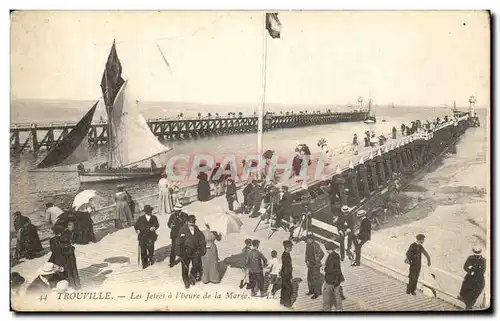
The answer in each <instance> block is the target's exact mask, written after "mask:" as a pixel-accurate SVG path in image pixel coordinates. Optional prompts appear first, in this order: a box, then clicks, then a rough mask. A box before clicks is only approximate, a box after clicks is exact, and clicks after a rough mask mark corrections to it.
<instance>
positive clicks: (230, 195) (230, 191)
mask: <svg viewBox="0 0 500 321" xmlns="http://www.w3.org/2000/svg"><path fill="white" fill-rule="evenodd" d="M226 198H227V199H228V200H233V201H234V200H237V199H238V196H237V194H236V185H235V184H229V185H227V187H226Z"/></svg>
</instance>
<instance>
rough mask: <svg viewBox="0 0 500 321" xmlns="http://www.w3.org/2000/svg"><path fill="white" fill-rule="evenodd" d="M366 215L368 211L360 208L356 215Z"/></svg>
mask: <svg viewBox="0 0 500 321" xmlns="http://www.w3.org/2000/svg"><path fill="white" fill-rule="evenodd" d="M365 215H366V211H365V210H359V211H358V212H357V213H356V216H365Z"/></svg>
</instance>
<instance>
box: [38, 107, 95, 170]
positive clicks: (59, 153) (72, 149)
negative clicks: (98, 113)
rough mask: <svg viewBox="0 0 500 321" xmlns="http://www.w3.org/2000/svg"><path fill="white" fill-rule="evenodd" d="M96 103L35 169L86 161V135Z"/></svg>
mask: <svg viewBox="0 0 500 321" xmlns="http://www.w3.org/2000/svg"><path fill="white" fill-rule="evenodd" d="M98 103H99V101H97V102H96V103H95V104H94V107H92V108H91V109H90V110H89V111H88V112H87V114H86V115H85V116H83V118H82V119H81V120H80V121H79V122H78V124H76V126H75V127H74V128H73V129H72V130H71V131H70V132H69V134H68V135H66V137H64V138H63V139H62V141H61V142H60V143H59V144H58V145H57V146H56V147H55V148H54V149H52V150H51V151H50V152H49V154H48V155H47V157H45V159H44V160H43V161H41V162H40V164H38V166H37V168H48V167H53V166H57V165H70V164H77V163H80V162H83V161H86V160H87V159H88V153H87V145H88V140H87V134H88V133H89V130H90V127H91V125H92V118H93V117H94V112H95V109H96V107H97V104H98Z"/></svg>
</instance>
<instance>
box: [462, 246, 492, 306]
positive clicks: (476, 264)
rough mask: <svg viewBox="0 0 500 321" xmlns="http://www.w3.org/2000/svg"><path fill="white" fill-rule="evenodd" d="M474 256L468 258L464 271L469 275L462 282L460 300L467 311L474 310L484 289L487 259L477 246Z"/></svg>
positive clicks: (473, 250)
mask: <svg viewBox="0 0 500 321" xmlns="http://www.w3.org/2000/svg"><path fill="white" fill-rule="evenodd" d="M472 253H473V254H472V255H471V256H469V257H468V258H467V260H466V261H465V264H464V270H465V272H467V274H466V275H465V277H464V281H463V282H462V288H461V289H460V295H459V299H460V300H462V301H463V302H464V303H465V309H466V310H472V307H473V306H474V304H475V303H476V301H477V298H478V297H479V295H480V294H481V292H483V289H484V272H485V270H486V259H485V258H484V257H483V256H482V255H481V248H480V247H478V246H475V247H474V248H473V249H472Z"/></svg>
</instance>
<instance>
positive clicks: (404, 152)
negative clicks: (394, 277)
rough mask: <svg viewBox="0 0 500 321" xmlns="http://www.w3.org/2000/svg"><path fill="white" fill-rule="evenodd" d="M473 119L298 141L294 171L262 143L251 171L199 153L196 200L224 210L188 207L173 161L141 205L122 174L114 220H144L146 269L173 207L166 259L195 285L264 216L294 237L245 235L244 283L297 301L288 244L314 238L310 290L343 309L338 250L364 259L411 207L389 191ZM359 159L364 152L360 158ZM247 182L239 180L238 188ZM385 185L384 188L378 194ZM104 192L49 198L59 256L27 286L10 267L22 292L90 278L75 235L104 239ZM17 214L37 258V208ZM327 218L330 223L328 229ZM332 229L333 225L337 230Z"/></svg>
mask: <svg viewBox="0 0 500 321" xmlns="http://www.w3.org/2000/svg"><path fill="white" fill-rule="evenodd" d="M470 124H471V116H470V115H469V114H465V113H464V114H462V115H454V116H452V117H448V116H446V117H445V118H444V120H440V119H439V118H438V119H435V120H433V121H432V122H431V121H429V122H421V121H419V120H417V121H414V122H411V125H409V126H407V125H405V124H402V125H401V127H400V131H401V132H400V134H399V133H398V130H397V129H396V127H395V126H394V127H393V128H392V133H391V136H390V137H388V138H385V137H384V139H377V140H376V141H373V142H372V138H373V137H375V133H372V132H371V131H369V130H368V131H367V132H366V133H365V138H364V140H365V144H364V147H358V145H359V143H358V142H357V138H356V137H357V134H355V136H354V137H355V138H354V139H353V143H352V145H353V146H355V148H354V149H351V150H350V151H349V152H348V153H347V154H343V155H335V156H336V157H332V156H331V155H328V154H329V153H328V148H326V142H323V143H322V144H320V143H318V147H320V148H321V151H320V153H318V154H319V155H318V156H317V157H312V156H311V154H312V153H311V151H310V148H309V147H308V146H298V148H297V149H296V150H295V155H294V156H293V160H294V161H293V162H292V168H290V172H291V175H290V176H288V175H285V176H283V172H286V171H283V170H278V171H277V170H276V166H275V165H276V164H272V162H271V161H270V160H272V159H277V158H276V157H273V156H275V155H271V157H266V155H263V157H262V158H263V159H264V161H262V162H261V161H260V160H256V161H257V162H254V161H249V162H248V163H249V164H247V165H249V166H246V167H244V169H245V170H247V171H248V173H244V175H237V174H238V170H233V168H232V167H231V166H229V167H227V166H226V165H229V164H225V163H222V164H221V163H217V164H216V166H215V167H214V168H210V167H209V166H206V164H200V163H197V164H196V168H197V169H198V172H197V176H196V177H197V180H198V183H197V185H196V195H195V197H196V201H199V202H205V203H207V206H209V202H210V201H212V200H213V199H214V198H217V197H219V196H220V197H224V198H225V201H226V203H227V207H226V209H225V210H223V211H221V212H220V213H218V214H216V215H214V216H211V217H204V215H203V213H192V212H189V211H186V210H185V205H186V204H187V203H188V201H187V200H186V198H185V197H183V196H182V195H181V194H182V193H181V190H182V187H179V183H178V181H176V179H175V175H172V174H174V173H173V172H169V171H168V170H166V171H165V173H163V174H162V176H161V179H160V181H159V182H158V194H157V196H156V200H155V201H154V202H153V201H152V200H153V199H152V198H150V199H149V200H150V201H149V204H145V205H142V206H140V205H139V203H138V201H137V198H136V197H134V196H132V195H131V194H130V193H129V192H128V191H126V190H125V188H124V186H123V185H119V186H118V190H117V193H116V195H115V205H114V209H113V210H112V217H111V220H112V221H113V222H114V227H113V230H117V229H133V230H134V231H135V233H136V234H137V244H138V263H139V265H140V267H141V268H142V269H148V268H149V267H150V266H152V265H154V264H155V263H156V260H155V242H156V241H157V238H158V234H157V230H158V229H159V227H160V225H159V224H160V223H159V222H160V221H161V220H160V219H159V218H161V217H164V216H166V215H169V217H168V223H167V227H168V228H169V229H170V232H169V237H170V239H171V249H170V253H169V261H168V265H169V267H170V268H173V267H175V266H177V265H181V275H179V278H180V279H181V280H182V282H183V284H184V286H185V288H186V289H188V288H191V287H196V285H197V284H198V283H199V282H202V283H204V284H209V283H212V284H218V283H220V281H221V275H220V274H219V272H218V270H217V264H218V263H219V259H220V258H219V254H218V247H217V244H218V243H221V242H230V239H231V235H230V234H232V233H239V232H240V230H241V227H242V225H243V222H242V221H245V222H247V221H248V219H252V221H253V222H255V223H254V224H256V228H255V229H254V232H255V231H256V230H257V227H258V226H259V225H260V224H262V225H264V226H269V230H270V231H271V234H270V235H269V238H270V237H271V236H272V233H274V232H275V231H278V230H284V231H286V233H287V235H288V237H287V238H285V239H283V240H282V248H281V249H274V248H272V249H268V248H262V247H261V246H260V244H261V243H262V240H261V239H257V238H255V239H247V240H245V242H244V244H242V246H243V249H242V251H241V253H240V254H239V255H237V257H236V258H235V259H234V260H233V262H232V264H231V267H235V268H238V269H240V270H241V281H240V283H239V287H240V288H245V289H247V290H248V292H249V295H250V296H253V297H264V298H273V297H274V296H275V295H276V294H277V293H278V291H279V292H280V304H281V305H282V306H283V307H286V308H292V307H293V302H292V301H293V300H292V295H293V293H294V291H295V290H294V288H293V286H292V280H293V276H294V273H295V271H296V270H295V269H294V267H295V266H296V263H297V262H295V261H294V260H292V257H291V255H290V253H292V252H293V251H294V247H295V246H296V245H297V244H298V243H300V242H302V241H305V242H306V249H305V252H304V253H303V256H304V260H305V262H306V266H307V287H308V292H307V294H306V295H307V296H309V297H310V298H311V299H312V300H314V299H318V298H320V297H322V300H323V305H322V306H323V310H324V311H331V310H332V307H334V308H335V310H342V309H343V304H342V302H343V301H344V300H346V296H347V295H344V291H343V287H342V284H343V282H344V281H345V277H344V273H343V271H342V265H341V262H342V261H344V260H345V259H346V257H347V258H348V259H349V260H350V261H351V264H350V266H351V267H352V268H356V267H358V266H360V265H361V264H362V248H363V245H364V244H366V243H367V242H370V239H371V233H372V228H376V227H377V226H379V225H380V224H384V223H385V222H386V221H387V220H388V218H389V217H390V216H398V215H402V213H399V210H398V204H396V203H395V202H394V201H393V199H392V198H391V197H390V195H391V194H394V193H398V192H399V191H400V190H401V189H402V188H403V185H404V184H405V182H407V181H408V180H410V179H411V178H412V177H413V175H414V174H415V172H416V171H418V170H419V169H420V168H422V167H425V166H426V164H428V163H429V162H430V161H432V159H433V158H435V157H436V156H437V155H438V154H439V153H441V152H442V151H443V148H444V147H446V148H447V146H448V145H450V144H452V143H453V141H456V139H457V138H458V137H459V136H460V135H461V134H462V133H463V132H464V131H465V130H466V129H467V128H468V127H469V126H470ZM271 154H272V151H271ZM331 154H333V153H331ZM325 155H327V156H326V157H327V158H328V161H327V162H325V163H326V164H328V165H330V167H331V168H333V169H334V170H332V171H331V172H330V173H328V174H326V176H325V175H324V174H323V175H322V176H321V178H318V177H317V176H315V175H314V172H317V170H316V168H315V166H313V164H317V163H318V162H321V160H320V159H321V158H323V157H325ZM353 159H359V160H358V161H357V160H355V161H354V162H353ZM347 161H348V166H342V167H340V166H339V163H340V162H347ZM365 161H366V165H368V169H367V166H365ZM346 165H347V164H346ZM280 174H281V175H280ZM239 188H242V195H243V198H241V199H240V198H239V197H238V189H239ZM384 190H385V191H386V192H387V191H388V192H387V193H386V192H384ZM384 193H386V195H385V196H386V197H380V195H382V194H384ZM81 194H82V195H81ZM95 196H96V194H95V193H92V192H90V191H83V192H81V193H80V194H79V195H77V197H76V198H75V203H74V204H73V205H74V206H73V208H71V209H68V210H63V209H60V208H59V207H57V206H55V205H54V204H53V203H49V204H47V205H46V207H47V209H46V219H47V221H48V223H50V224H53V226H52V231H53V234H54V236H53V237H51V238H50V241H49V244H50V246H49V249H50V252H51V255H50V258H49V259H48V261H47V262H45V263H44V264H43V266H40V270H39V272H38V277H37V278H36V279H34V280H32V281H31V283H30V285H29V286H27V288H26V289H25V291H26V293H21V292H20V288H21V287H22V285H23V284H24V283H26V280H25V278H24V277H23V276H22V275H20V274H19V273H18V272H13V273H12V274H11V287H12V293H13V295H16V296H20V295H25V294H27V295H30V294H35V295H40V294H41V293H42V294H44V293H45V294H47V293H53V292H57V293H66V292H67V293H70V292H74V291H80V290H81V289H82V284H81V283H80V278H79V270H78V267H77V266H78V260H77V259H76V257H75V244H89V243H94V242H96V237H95V231H94V228H95V226H96V225H97V223H95V222H93V220H92V217H93V216H95V215H96V214H97V213H98V212H100V210H98V209H96V208H95V205H94V204H93V198H94V197H95ZM77 199H78V202H77ZM373 200H376V201H373ZM321 202H323V203H325V202H326V203H325V204H326V205H327V206H326V207H325V206H322V204H320V203H321ZM235 204H238V205H239V206H238V207H236V206H235ZM138 210H140V212H141V215H140V216H139V217H136V216H134V214H135V213H136V212H138ZM107 219H109V217H108V218H107ZM15 222H17V223H16V224H15V239H16V247H15V250H14V252H13V253H14V259H16V260H17V261H23V260H28V261H29V260H32V259H33V258H36V257H39V256H40V255H44V253H43V247H42V245H41V243H42V242H41V241H40V238H39V237H38V234H37V231H36V227H35V226H34V225H33V224H32V223H31V222H30V220H29V218H27V217H25V216H23V215H22V213H20V212H16V213H15ZM200 222H202V223H201V224H200ZM325 224H326V225H328V226H329V230H325V228H324V225H325ZM332 229H333V230H334V231H335V232H331V231H332ZM424 239H425V235H417V236H416V240H415V243H413V244H411V245H409V249H408V251H407V252H406V254H405V256H406V259H407V261H408V263H409V283H408V286H407V290H406V294H408V295H417V294H416V284H417V281H418V278H419V273H420V266H421V264H422V259H421V256H422V255H424V256H426V258H427V264H428V265H430V264H431V261H430V257H431V253H427V251H426V250H425V249H424V248H423V245H422V244H423V242H424ZM321 243H323V244H324V248H325V251H323V249H322V246H321ZM278 250H280V251H281V254H279V253H278ZM473 250H474V253H473V255H471V256H470V257H469V258H467V262H466V264H465V265H464V270H465V271H466V273H467V274H466V276H465V278H464V281H463V285H462V288H461V291H460V293H459V294H457V295H458V296H459V298H460V300H462V301H463V302H464V304H465V306H466V308H467V309H472V308H473V306H474V304H475V302H476V300H477V299H478V297H479V295H480V293H481V292H482V290H483V288H484V272H485V259H484V257H482V256H481V249H480V248H474V249H473ZM325 252H326V253H325ZM322 273H323V274H322ZM213 287H217V285H213Z"/></svg>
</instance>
